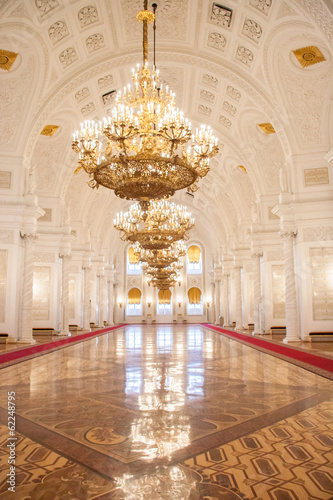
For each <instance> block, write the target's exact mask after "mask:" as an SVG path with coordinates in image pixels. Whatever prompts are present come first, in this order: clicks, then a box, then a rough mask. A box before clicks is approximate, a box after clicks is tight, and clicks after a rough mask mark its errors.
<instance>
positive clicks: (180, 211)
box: [114, 200, 194, 251]
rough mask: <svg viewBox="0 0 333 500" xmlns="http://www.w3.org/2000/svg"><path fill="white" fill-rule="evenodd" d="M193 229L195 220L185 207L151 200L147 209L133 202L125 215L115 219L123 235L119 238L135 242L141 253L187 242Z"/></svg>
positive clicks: (119, 215) (119, 214)
mask: <svg viewBox="0 0 333 500" xmlns="http://www.w3.org/2000/svg"><path fill="white" fill-rule="evenodd" d="M193 226H194V219H193V218H192V217H191V214H190V213H189V212H188V211H187V209H186V207H184V206H182V205H176V204H175V203H169V202H168V201H166V200H158V201H153V202H151V203H150V204H149V206H148V207H147V208H146V209H143V208H142V207H141V206H140V204H139V203H134V204H133V205H131V206H130V209H129V211H128V212H125V213H123V212H120V213H118V214H117V217H116V219H115V220H114V227H115V228H116V229H118V231H121V233H122V235H121V239H122V240H124V241H131V242H132V243H136V242H138V243H139V245H140V247H141V249H143V250H163V249H165V250H167V249H170V247H171V245H172V244H173V243H175V242H177V241H180V240H186V239H188V231H189V230H190V229H191V228H192V227H193ZM170 250H171V249H170ZM137 251H138V250H137Z"/></svg>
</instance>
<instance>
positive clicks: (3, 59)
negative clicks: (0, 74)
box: [0, 49, 18, 71]
mask: <svg viewBox="0 0 333 500" xmlns="http://www.w3.org/2000/svg"><path fill="white" fill-rule="evenodd" d="M17 56H18V54H16V52H10V51H9V50H2V49H0V68H1V69H4V70H5V71H9V70H10V68H11V67H12V66H13V64H14V62H15V60H16V58H17Z"/></svg>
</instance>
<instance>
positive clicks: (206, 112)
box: [198, 104, 212, 116]
mask: <svg viewBox="0 0 333 500" xmlns="http://www.w3.org/2000/svg"><path fill="white" fill-rule="evenodd" d="M198 111H199V113H201V114H203V115H206V116H210V115H211V114H212V110H211V108H209V107H208V106H204V105H203V104H199V106H198Z"/></svg>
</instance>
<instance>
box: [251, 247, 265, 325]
mask: <svg viewBox="0 0 333 500" xmlns="http://www.w3.org/2000/svg"><path fill="white" fill-rule="evenodd" d="M261 256H262V253H261V252H254V253H252V255H251V257H252V261H253V321H254V330H253V332H252V335H260V334H262V333H263V332H262V328H261V318H260V309H261V275H260V257H261Z"/></svg>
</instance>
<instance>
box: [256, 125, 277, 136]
mask: <svg viewBox="0 0 333 500" xmlns="http://www.w3.org/2000/svg"><path fill="white" fill-rule="evenodd" d="M258 127H260V128H261V130H262V131H263V132H265V134H275V128H274V127H273V125H272V124H271V123H258Z"/></svg>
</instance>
